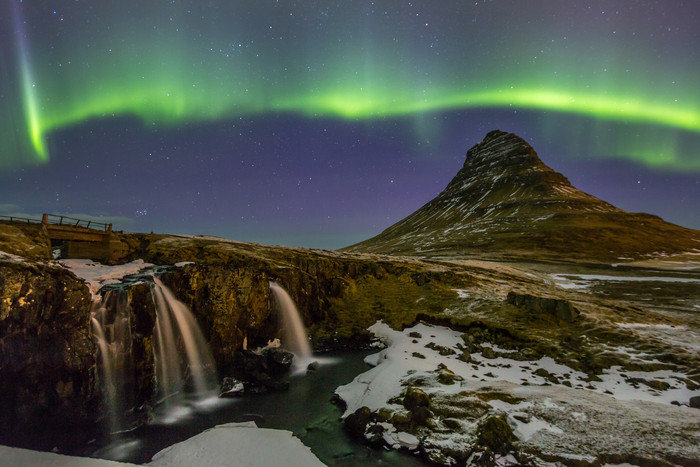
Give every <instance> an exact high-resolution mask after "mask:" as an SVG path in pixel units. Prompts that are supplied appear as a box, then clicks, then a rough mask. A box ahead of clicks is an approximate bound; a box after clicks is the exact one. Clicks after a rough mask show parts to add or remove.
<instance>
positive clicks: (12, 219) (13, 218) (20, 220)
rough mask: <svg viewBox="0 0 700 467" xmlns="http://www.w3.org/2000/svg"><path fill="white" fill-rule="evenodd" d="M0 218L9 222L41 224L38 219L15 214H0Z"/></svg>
mask: <svg viewBox="0 0 700 467" xmlns="http://www.w3.org/2000/svg"><path fill="white" fill-rule="evenodd" d="M0 220H8V221H10V224H41V220H39V219H28V218H26V217H17V216H0Z"/></svg>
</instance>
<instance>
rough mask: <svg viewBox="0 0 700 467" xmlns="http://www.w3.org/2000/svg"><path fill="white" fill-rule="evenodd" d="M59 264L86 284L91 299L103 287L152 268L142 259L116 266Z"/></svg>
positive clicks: (81, 262)
mask: <svg viewBox="0 0 700 467" xmlns="http://www.w3.org/2000/svg"><path fill="white" fill-rule="evenodd" d="M59 264H61V265H62V266H63V267H65V268H66V269H69V270H70V271H71V272H72V273H73V274H75V275H76V276H78V277H79V278H81V279H83V280H84V281H85V282H87V285H88V288H89V289H90V292H91V293H92V295H93V297H95V296H96V295H97V291H98V290H100V287H102V286H103V285H107V284H117V283H119V282H120V281H121V279H122V278H124V276H128V275H131V274H136V273H138V272H140V271H142V270H144V269H148V268H150V267H151V266H153V264H151V263H146V262H144V261H143V260H142V259H137V260H135V261H132V262H130V263H126V264H119V265H117V266H109V265H106V264H101V263H97V262H95V261H92V260H89V259H62V260H60V261H59Z"/></svg>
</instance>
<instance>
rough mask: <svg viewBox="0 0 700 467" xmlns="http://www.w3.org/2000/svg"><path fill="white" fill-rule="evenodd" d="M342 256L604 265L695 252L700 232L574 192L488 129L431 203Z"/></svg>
mask: <svg viewBox="0 0 700 467" xmlns="http://www.w3.org/2000/svg"><path fill="white" fill-rule="evenodd" d="M343 250H345V251H357V252H368V253H384V254H393V255H400V256H426V257H436V256H439V257H443V256H447V257H463V256H474V255H486V256H495V257H507V258H525V257H527V258H541V259H563V258H566V257H569V258H571V259H577V260H593V261H610V260H613V259H620V258H628V257H629V258H631V259H639V258H641V257H649V256H653V255H655V254H660V255H663V254H676V253H681V252H687V251H695V250H697V251H700V231H696V230H692V229H687V228H684V227H681V226H677V225H674V224H670V223H668V222H665V221H664V220H663V219H661V218H660V217H658V216H654V215H651V214H646V213H630V212H627V211H624V210H622V209H619V208H617V207H615V206H613V205H612V204H610V203H607V202H605V201H602V200H600V199H598V198H596V197H595V196H592V195H590V194H588V193H585V192H583V191H581V190H579V189H578V188H576V187H574V186H573V185H572V184H571V183H570V182H569V180H568V179H567V178H566V177H565V176H564V175H562V174H560V173H559V172H556V171H554V170H553V169H551V168H550V167H548V166H547V165H546V164H544V163H543V162H542V161H541V160H540V158H539V156H538V155H537V153H536V152H535V150H534V149H533V148H532V146H530V145H529V144H528V143H527V142H526V141H525V140H523V139H522V138H520V137H518V136H517V135H515V134H513V133H506V132H503V131H500V130H493V131H491V132H489V133H488V134H487V135H486V136H485V138H484V140H483V141H481V142H480V143H477V144H476V145H474V146H473V147H472V148H471V149H469V151H467V156H466V160H465V162H464V165H463V166H462V168H461V169H460V170H459V172H458V173H457V174H456V175H455V177H454V178H453V179H452V180H451V181H450V183H449V184H448V185H447V187H446V188H445V189H444V190H443V191H442V192H441V193H440V194H439V195H438V196H436V197H435V198H433V199H432V200H430V201H429V202H428V203H426V204H425V205H424V206H422V207H421V208H420V209H418V210H417V211H415V212H414V213H412V214H410V215H409V216H407V217H406V218H404V219H402V220H401V221H399V222H397V223H396V224H394V225H392V226H390V227H388V228H387V229H386V230H384V231H383V232H381V233H380V234H379V235H377V236H375V237H372V238H370V239H368V240H365V241H363V242H360V243H357V244H355V245H351V246H348V247H346V248H344V249H343Z"/></svg>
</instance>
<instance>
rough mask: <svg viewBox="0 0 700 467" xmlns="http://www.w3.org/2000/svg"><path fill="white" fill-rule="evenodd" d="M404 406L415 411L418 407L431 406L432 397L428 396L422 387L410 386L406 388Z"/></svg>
mask: <svg viewBox="0 0 700 467" xmlns="http://www.w3.org/2000/svg"><path fill="white" fill-rule="evenodd" d="M403 406H404V407H406V409H408V410H410V411H414V410H416V409H417V408H418V407H427V408H430V397H428V395H427V394H426V393H425V391H423V390H422V389H418V388H417V387H414V386H409V387H408V388H407V389H406V394H405V395H404V397H403Z"/></svg>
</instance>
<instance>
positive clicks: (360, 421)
mask: <svg viewBox="0 0 700 467" xmlns="http://www.w3.org/2000/svg"><path fill="white" fill-rule="evenodd" d="M371 419H372V412H371V411H370V410H369V408H367V407H360V408H359V409H357V410H356V411H355V412H353V413H351V414H350V415H348V416H347V417H345V420H344V421H343V428H345V431H347V432H348V434H350V436H352V437H353V438H356V439H360V438H363V437H364V436H365V429H366V428H367V425H368V424H369V422H370V421H371Z"/></svg>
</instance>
